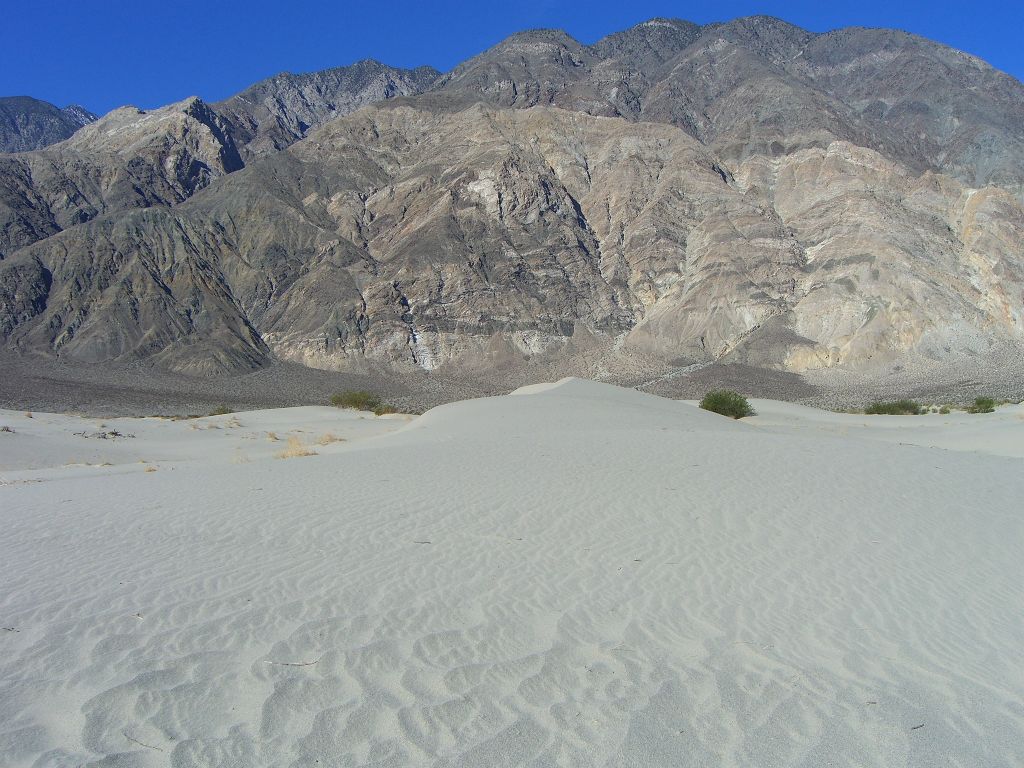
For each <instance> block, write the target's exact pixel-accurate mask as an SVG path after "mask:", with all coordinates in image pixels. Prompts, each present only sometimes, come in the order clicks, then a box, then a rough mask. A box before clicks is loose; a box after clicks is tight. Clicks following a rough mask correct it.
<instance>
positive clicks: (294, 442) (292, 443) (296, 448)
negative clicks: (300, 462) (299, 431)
mask: <svg viewBox="0 0 1024 768" xmlns="http://www.w3.org/2000/svg"><path fill="white" fill-rule="evenodd" d="M299 456H316V451H314V450H311V449H309V448H307V447H306V446H304V445H303V444H302V441H301V440H299V438H297V437H294V436H292V437H289V438H288V447H287V448H285V449H284V450H283V451H281V452H280V453H279V454H277V458H279V459H295V458H298V457H299Z"/></svg>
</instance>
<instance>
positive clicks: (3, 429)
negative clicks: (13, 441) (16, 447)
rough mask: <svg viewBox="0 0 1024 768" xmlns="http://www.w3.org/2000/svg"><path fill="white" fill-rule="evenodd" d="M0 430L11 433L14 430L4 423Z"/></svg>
mask: <svg viewBox="0 0 1024 768" xmlns="http://www.w3.org/2000/svg"><path fill="white" fill-rule="evenodd" d="M0 432H7V433H8V434H11V435H13V434H14V430H13V429H11V427H8V426H7V425H6V424H4V425H3V426H2V427H0Z"/></svg>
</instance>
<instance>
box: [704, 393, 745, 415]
mask: <svg viewBox="0 0 1024 768" xmlns="http://www.w3.org/2000/svg"><path fill="white" fill-rule="evenodd" d="M700 407H701V408H703V409H704V410H705V411H711V412H713V413H720V414H722V415H723V416H730V417H731V418H734V419H742V418H743V417H744V416H753V415H754V409H753V408H751V407H750V403H748V402H747V398H745V397H744V396H743V395H741V394H739V393H738V392H733V391H732V390H729V389H717V390H714V391H712V392H708V393H707V394H706V395H704V398H703V399H702V400H701V401H700Z"/></svg>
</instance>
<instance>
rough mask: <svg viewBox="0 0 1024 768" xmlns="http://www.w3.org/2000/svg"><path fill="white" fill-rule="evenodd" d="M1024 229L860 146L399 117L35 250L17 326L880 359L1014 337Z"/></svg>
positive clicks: (204, 353) (324, 354)
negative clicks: (766, 149)
mask: <svg viewBox="0 0 1024 768" xmlns="http://www.w3.org/2000/svg"><path fill="white" fill-rule="evenodd" d="M1022 234H1024V213H1022V209H1021V206H1020V204H1019V202H1018V201H1017V200H1016V198H1015V197H1014V196H1013V195H1012V194H1010V193H1008V192H1006V191H1005V190H999V189H997V188H989V189H984V190H981V191H972V190H968V189H965V188H964V187H962V186H961V185H960V184H959V183H958V182H956V181H954V180H952V179H950V178H948V177H944V176H938V175H935V174H925V175H922V176H918V175H915V174H913V173H911V172H909V171H907V170H906V169H903V168H901V167H899V166H897V165H896V164H894V163H892V162H891V161H889V160H887V159H886V158H884V157H882V156H881V155H879V154H878V153H876V152H873V151H871V150H867V149H864V148H861V147H856V146H853V145H850V144H848V143H844V142H834V143H833V144H831V145H830V146H829V147H828V148H826V149H805V150H801V151H800V152H796V153H793V154H791V155H787V156H785V157H783V158H768V157H764V156H759V157H756V158H751V159H749V160H748V161H746V162H745V163H744V164H742V165H740V166H738V167H737V168H736V171H735V173H733V174H723V172H722V170H721V167H720V164H719V160H718V159H717V158H716V156H715V155H714V154H712V153H711V152H710V151H709V150H708V149H707V148H706V147H704V146H702V145H701V144H700V143H699V142H697V141H696V140H694V139H693V138H692V137H691V136H689V135H688V134H687V133H686V132H685V131H682V130H680V129H678V128H674V127H672V126H668V125H656V124H644V123H641V124H632V123H627V122H625V121H622V120H620V119H612V118H601V117H595V116H590V115H585V114H580V113H573V112H567V111H564V110H558V109H553V108H546V107H537V108H533V109H529V110H495V109H492V108H485V107H482V106H475V107H471V108H469V109H467V110H464V111H462V112H458V113H443V114H437V113H435V112H432V111H429V110H419V109H414V108H411V107H409V106H393V107H381V108H374V109H369V110H363V111H361V112H359V113H357V114H354V115H351V116H349V117H347V118H343V119H341V120H337V121H334V122H332V123H330V124H329V125H327V126H325V127H324V128H323V129H321V130H319V131H316V132H314V133H313V134H312V135H311V136H310V137H309V138H308V139H307V140H305V141H303V142H300V143H298V144H296V145H294V146H293V147H292V148H291V149H289V150H287V151H285V152H282V153H279V154H276V155H273V156H270V157H267V158H265V159H263V160H260V161H258V162H255V163H253V164H251V165H250V166H249V167H248V168H246V169H245V170H243V171H241V172H239V173H237V174H234V175H232V176H231V177H228V178H225V179H222V180H220V181H219V182H218V183H216V184H214V185H213V186H212V187H211V188H210V189H208V190H207V191H206V192H205V193H203V194H202V195H198V196H196V197H195V198H193V199H192V200H190V201H189V202H188V203H185V204H183V205H180V206H177V207H176V208H174V209H171V210H166V209H154V210H152V211H143V212H138V213H135V214H131V215H130V216H120V217H113V218H103V219H99V220H97V221H95V222H93V223H90V224H88V225H86V226H83V227H77V228H74V229H72V230H69V231H67V232H64V233H62V234H60V235H58V236H56V237H52V238H49V239H48V240H46V241H44V242H42V243H39V244H37V245H35V246H33V247H31V248H27V249H23V250H22V251H20V252H19V253H18V254H16V256H15V257H14V258H12V259H8V260H7V262H5V264H4V265H3V267H2V269H3V270H4V272H3V282H4V284H5V285H11V284H14V285H20V286H21V287H20V288H16V289H15V294H16V295H17V296H20V297H22V298H21V299H18V301H17V306H18V307H19V310H18V312H17V320H16V322H12V321H8V325H9V326H11V325H13V327H11V328H10V329H9V330H8V331H7V332H6V333H7V337H8V339H9V340H10V343H13V344H14V345H16V346H20V347H26V348H28V347H32V348H36V347H39V346H40V345H42V346H48V347H49V348H51V349H53V350H56V351H60V352H61V353H62V354H65V355H69V356H80V357H82V358H83V359H89V360H96V359H107V358H109V357H113V358H117V357H122V356H154V355H155V356H157V358H158V359H160V360H162V361H164V362H166V363H168V364H171V365H173V366H175V367H177V368H183V369H186V370H189V369H193V368H204V367H209V366H225V367H229V368H232V367H244V366H247V365H251V364H254V363H258V362H259V361H260V360H261V359H264V358H265V357H266V356H267V355H268V354H270V353H273V354H275V355H277V356H278V357H281V358H286V359H290V360H296V361H300V362H303V363H306V364H309V365H314V366H317V367H330V368H344V369H359V368H361V367H365V366H366V365H369V364H386V365H391V366H396V367H398V368H399V369H401V368H403V367H404V368H412V367H414V366H415V367H420V368H426V369H431V370H433V369H439V368H446V367H447V369H448V370H458V371H460V372H462V373H465V374H471V373H472V372H473V371H474V370H483V369H486V368H489V367H493V366H495V365H515V364H518V363H521V362H523V361H524V360H525V359H529V358H533V357H553V358H558V357H559V356H563V355H564V356H567V357H574V358H575V357H579V356H581V355H582V356H583V357H586V358H588V359H589V360H590V361H591V363H592V365H593V367H594V368H595V369H596V368H597V367H599V366H604V367H605V368H607V369H609V370H615V368H616V366H617V365H623V366H624V365H626V364H627V363H631V362H632V360H633V358H637V357H639V358H642V359H644V360H660V361H678V360H685V361H707V360H714V359H720V358H723V357H725V358H731V359H736V360H742V361H744V362H751V361H753V362H756V363H757V364H760V365H769V366H775V367H780V368H787V369H790V370H805V369H808V368H815V367H820V366H831V365H843V364H849V365H867V364H871V363H872V361H874V362H883V361H890V360H892V359H894V358H896V357H899V356H901V355H907V354H920V355H925V356H927V355H935V354H951V353H956V354H972V353H982V352H984V351H985V349H986V348H987V346H988V345H989V344H990V343H992V341H993V339H998V340H1000V341H1009V342H1011V343H1017V342H1019V339H1020V330H1019V329H1020V325H1019V323H1020V314H1021V311H1022V302H1021V296H1020V292H1019V291H1017V292H1016V293H1015V292H1014V291H1013V289H1012V288H1011V289H1009V290H1004V291H1003V292H1002V293H994V292H993V291H992V290H990V289H991V288H992V287H993V286H995V285H997V284H998V283H999V282H1000V281H1003V280H1005V281H1006V285H1007V286H1010V285H1013V284H1014V281H1016V284H1017V285H1019V284H1020V280H1021V278H1022V277H1024V276H1022V275H1021V268H1022V259H1021V255H1020V252H1019V243H1020V242H1021V235H1022ZM84 254H87V255H88V256H87V257H85V256H83V255H84ZM31 265H39V266H38V267H35V268H33V267H32V266H31ZM44 270H45V272H46V273H47V274H49V275H50V276H51V277H50V278H49V279H50V280H51V282H52V287H51V288H50V289H49V291H48V292H44V291H42V289H41V288H40V287H39V286H40V285H41V284H42V280H43V278H42V273H43V271H44ZM40 293H47V295H48V296H49V299H48V300H47V302H46V303H45V306H44V305H42V304H41V303H40V301H39V300H38V299H33V298H31V297H33V296H36V295H37V294H40ZM8 302H9V303H10V304H11V305H12V306H13V305H14V304H15V299H13V298H10V299H8ZM154 328H156V329H158V330H159V333H153V332H152V329H154ZM211 350H218V351H217V352H216V353H214V352H212V351H211ZM609 366H610V368H609Z"/></svg>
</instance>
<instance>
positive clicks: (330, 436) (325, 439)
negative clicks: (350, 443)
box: [317, 432, 345, 445]
mask: <svg viewBox="0 0 1024 768" xmlns="http://www.w3.org/2000/svg"><path fill="white" fill-rule="evenodd" d="M343 442H345V438H344V437H338V436H337V435H335V434H334V433H333V432H325V433H324V434H322V435H320V439H318V440H317V443H318V444H319V445H330V444H331V443H343Z"/></svg>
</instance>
